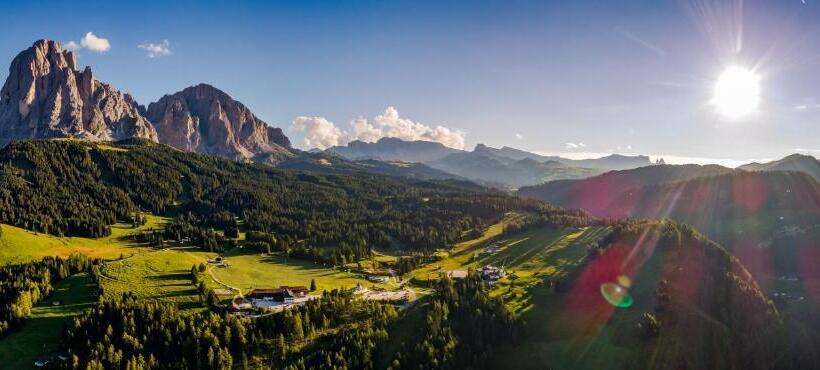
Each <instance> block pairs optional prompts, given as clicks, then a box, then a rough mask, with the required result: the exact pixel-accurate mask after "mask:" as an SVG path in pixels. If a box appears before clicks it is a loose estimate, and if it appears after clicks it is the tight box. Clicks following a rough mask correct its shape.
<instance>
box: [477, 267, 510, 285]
mask: <svg viewBox="0 0 820 370" xmlns="http://www.w3.org/2000/svg"><path fill="white" fill-rule="evenodd" d="M478 273H479V274H481V278H482V279H484V281H486V282H487V283H489V284H490V285H493V284H495V282H496V281H498V280H499V279H501V278H503V277H504V275H506V274H507V273H506V272H504V269H503V268H501V267H498V266H493V265H486V266H484V267H482V268H480V269H478Z"/></svg>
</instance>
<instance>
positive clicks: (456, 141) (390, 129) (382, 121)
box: [351, 107, 464, 149]
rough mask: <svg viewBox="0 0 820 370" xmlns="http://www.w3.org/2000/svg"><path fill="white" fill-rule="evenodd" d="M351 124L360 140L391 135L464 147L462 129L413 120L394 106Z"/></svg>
mask: <svg viewBox="0 0 820 370" xmlns="http://www.w3.org/2000/svg"><path fill="white" fill-rule="evenodd" d="M351 126H353V133H354V135H355V137H356V138H357V139H359V140H362V141H367V142H373V141H376V140H378V139H381V138H383V137H393V138H398V139H402V140H408V141H412V140H424V141H435V142H439V143H441V144H443V145H445V146H449V147H451V148H456V149H464V132H463V131H461V130H452V129H449V128H447V127H444V126H435V127H432V126H428V125H425V124H423V123H419V122H414V121H412V120H410V119H407V118H404V117H401V116H400V115H399V111H398V110H397V109H396V108H394V107H387V109H385V110H384V112H382V114H380V115H378V116H376V117H375V118H373V120H372V121H371V122H368V120H366V119H364V118H359V119H356V120H353V121H352V122H351Z"/></svg>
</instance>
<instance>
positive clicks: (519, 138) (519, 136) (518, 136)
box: [515, 134, 524, 140]
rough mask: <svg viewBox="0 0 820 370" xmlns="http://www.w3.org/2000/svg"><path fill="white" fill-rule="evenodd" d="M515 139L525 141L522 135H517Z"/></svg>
mask: <svg viewBox="0 0 820 370" xmlns="http://www.w3.org/2000/svg"><path fill="white" fill-rule="evenodd" d="M515 138H516V139H518V140H523V139H524V135H521V134H515Z"/></svg>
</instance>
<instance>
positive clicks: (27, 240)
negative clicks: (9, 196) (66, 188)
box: [0, 215, 168, 264]
mask: <svg viewBox="0 0 820 370" xmlns="http://www.w3.org/2000/svg"><path fill="white" fill-rule="evenodd" d="M146 216H147V218H148V220H147V222H146V224H145V225H142V226H139V227H136V228H135V227H132V226H131V225H130V224H124V223H118V224H115V225H112V226H111V235H110V236H107V237H104V238H97V239H92V238H80V237H58V236H54V235H48V234H42V233H36V232H33V231H29V230H26V229H22V228H19V227H15V226H10V225H2V226H0V227H2V229H3V233H2V236H0V264H9V263H17V262H30V261H36V260H40V259H42V258H43V257H46V256H61V257H67V256H69V255H70V254H72V253H81V254H85V255H87V256H89V257H92V258H95V257H96V258H102V259H114V258H118V257H120V256H129V255H132V254H135V253H138V252H143V251H146V250H148V248H147V247H146V246H144V245H140V244H137V243H134V242H132V241H130V240H128V238H127V237H128V236H129V235H131V234H134V233H138V232H142V231H147V230H150V229H159V228H162V227H163V225H164V224H165V223H166V222H167V221H168V220H167V219H166V218H164V217H158V216H153V215H146Z"/></svg>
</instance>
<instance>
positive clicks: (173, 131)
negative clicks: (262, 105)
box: [146, 84, 291, 160]
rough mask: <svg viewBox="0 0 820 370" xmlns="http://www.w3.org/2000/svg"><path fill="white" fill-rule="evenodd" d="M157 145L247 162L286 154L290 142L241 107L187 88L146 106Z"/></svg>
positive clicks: (206, 90) (219, 94)
mask: <svg viewBox="0 0 820 370" xmlns="http://www.w3.org/2000/svg"><path fill="white" fill-rule="evenodd" d="M146 116H147V117H148V119H149V120H150V121H151V122H153V123H154V125H155V127H156V129H157V132H158V133H159V137H160V142H162V143H163V144H168V145H171V146H174V147H177V148H179V149H183V150H187V151H197V152H204V153H208V154H215V155H220V156H224V157H229V158H234V159H241V160H247V159H251V158H254V157H256V156H260V155H267V154H277V153H287V152H288V151H289V149H290V147H291V146H290V140H288V138H287V137H286V136H285V135H284V134H283V133H282V130H281V129H279V128H274V127H270V126H268V124H267V123H265V122H264V121H262V120H260V119H259V118H257V117H256V116H255V115H254V114H253V113H252V112H251V111H250V109H248V108H247V107H246V106H245V105H243V104H242V103H240V102H238V101H236V100H234V99H233V98H231V97H230V96H229V95H228V94H226V93H225V92H223V91H221V90H219V89H217V88H215V87H213V86H211V85H208V84H199V85H196V86H191V87H188V88H186V89H184V90H182V91H180V92H177V93H175V94H172V95H165V96H163V97H162V98H161V99H160V100H159V101H157V102H155V103H151V104H150V105H148V109H147V111H146Z"/></svg>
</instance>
